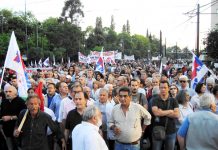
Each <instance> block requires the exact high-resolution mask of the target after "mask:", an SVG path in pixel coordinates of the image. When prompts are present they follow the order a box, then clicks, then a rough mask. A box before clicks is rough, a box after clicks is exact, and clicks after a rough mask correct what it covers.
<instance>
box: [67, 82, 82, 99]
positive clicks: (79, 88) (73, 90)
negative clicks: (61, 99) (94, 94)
mask: <svg viewBox="0 0 218 150" xmlns="http://www.w3.org/2000/svg"><path fill="white" fill-rule="evenodd" d="M79 92H83V87H82V86H81V85H76V84H73V86H71V90H70V95H71V97H72V98H73V99H74V98H75V94H76V93H79Z"/></svg>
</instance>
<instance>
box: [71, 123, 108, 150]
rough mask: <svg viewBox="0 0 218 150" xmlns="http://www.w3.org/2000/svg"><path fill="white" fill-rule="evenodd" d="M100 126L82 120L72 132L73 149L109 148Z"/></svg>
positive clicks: (102, 149)
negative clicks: (100, 131)
mask: <svg viewBox="0 0 218 150" xmlns="http://www.w3.org/2000/svg"><path fill="white" fill-rule="evenodd" d="M98 130H99V128H98V127H97V126H95V125H94V124H91V123H89V122H84V121H83V122H82V123H81V124H79V125H77V126H76V127H75V128H74V130H73V132H72V149H73V150H108V148H107V145H106V143H105V141H104V140H103V138H102V137H101V135H100V134H99V133H98Z"/></svg>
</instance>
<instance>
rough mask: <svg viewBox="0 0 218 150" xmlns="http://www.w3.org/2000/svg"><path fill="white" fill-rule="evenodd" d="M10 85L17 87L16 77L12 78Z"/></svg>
mask: <svg viewBox="0 0 218 150" xmlns="http://www.w3.org/2000/svg"><path fill="white" fill-rule="evenodd" d="M11 85H12V86H14V87H16V88H17V87H18V85H17V77H12V78H11Z"/></svg>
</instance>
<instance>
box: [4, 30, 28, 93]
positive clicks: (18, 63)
mask: <svg viewBox="0 0 218 150" xmlns="http://www.w3.org/2000/svg"><path fill="white" fill-rule="evenodd" d="M4 68H9V69H12V70H14V71H15V72H16V73H17V82H18V94H19V96H20V97H27V90H28V87H27V80H26V76H25V72H24V71H25V70H24V66H23V61H22V58H21V54H20V50H19V47H18V44H17V40H16V37H15V34H14V31H13V32H12V34H11V39H10V43H9V47H8V52H7V55H6V59H5V65H4Z"/></svg>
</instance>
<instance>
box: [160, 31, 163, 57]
mask: <svg viewBox="0 0 218 150" xmlns="http://www.w3.org/2000/svg"><path fill="white" fill-rule="evenodd" d="M162 56H163V49H162V32H161V30H160V57H162Z"/></svg>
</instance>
